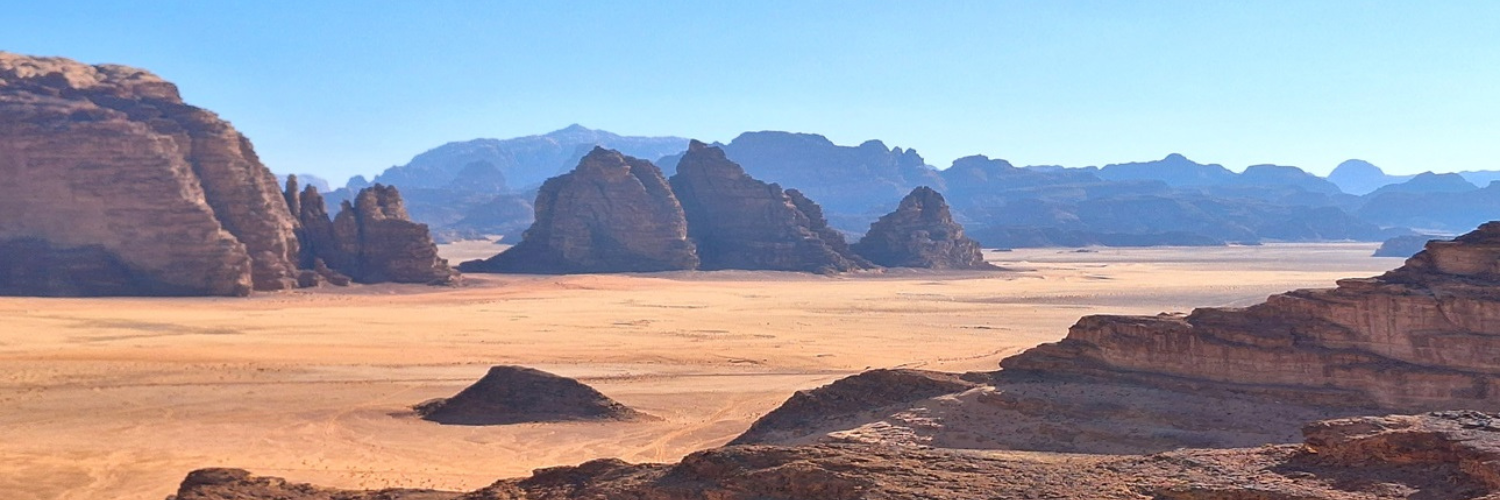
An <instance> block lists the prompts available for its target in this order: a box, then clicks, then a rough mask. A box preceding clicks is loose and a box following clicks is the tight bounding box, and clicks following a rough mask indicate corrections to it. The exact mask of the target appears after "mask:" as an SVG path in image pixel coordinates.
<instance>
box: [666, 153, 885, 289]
mask: <svg viewBox="0 0 1500 500" xmlns="http://www.w3.org/2000/svg"><path fill="white" fill-rule="evenodd" d="M672 190H673V191H674V192H675V193H677V198H678V199H679V200H681V201H682V208H683V211H684V212H685V213H686V214H687V227H688V237H690V238H691V239H692V240H693V242H694V243H695V244H696V245H697V247H698V257H699V258H700V259H702V265H701V266H700V267H701V268H702V269H704V270H719V269H747V270H772V271H807V272H823V273H828V272H844V271H850V270H855V269H860V268H862V267H865V266H863V265H862V263H861V262H862V261H861V259H859V258H857V257H855V256H854V255H853V254H852V253H850V252H849V251H848V245H847V244H846V243H845V242H844V238H843V236H842V235H839V234H838V232H837V231H833V230H832V229H829V228H828V224H827V222H826V221H823V220H822V218H823V217H822V210H821V209H817V205H816V204H814V203H812V201H811V200H808V199H807V198H806V197H803V196H801V195H800V193H799V194H798V195H797V196H796V197H797V200H796V201H794V200H793V198H792V197H791V196H789V195H787V193H786V192H784V191H782V189H781V186H778V185H776V184H766V183H764V182H761V181H758V180H755V179H754V178H751V177H750V176H749V175H747V174H745V170H744V169H743V168H740V166H739V165H738V164H736V163H734V162H732V161H729V159H728V158H726V157H725V156H724V151H723V150H720V149H719V148H716V147H712V146H708V145H706V144H704V143H702V142H698V141H692V142H691V143H689V145H688V151H687V153H686V154H684V155H683V157H682V160H681V162H679V163H678V164H677V175H673V176H672ZM799 202H800V204H801V205H802V207H800V208H799ZM804 208H805V209H806V210H808V211H812V212H813V215H814V216H815V217H816V219H817V221H816V222H815V221H814V219H813V217H809V214H808V213H807V212H804Z"/></svg>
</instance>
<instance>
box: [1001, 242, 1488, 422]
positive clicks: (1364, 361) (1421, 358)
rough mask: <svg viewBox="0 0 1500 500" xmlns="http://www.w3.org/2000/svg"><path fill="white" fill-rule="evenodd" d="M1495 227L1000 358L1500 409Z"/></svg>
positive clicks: (1157, 379)
mask: <svg viewBox="0 0 1500 500" xmlns="http://www.w3.org/2000/svg"><path fill="white" fill-rule="evenodd" d="M1497 355H1500V223H1496V222H1491V223H1487V224H1485V225H1483V226H1481V227H1480V228H1479V229H1477V230H1475V231H1474V232H1471V233H1469V234H1466V235H1463V236H1460V237H1459V238H1457V239H1455V240H1453V241H1433V242H1430V243H1428V244H1427V248H1426V250H1423V251H1422V252H1420V253H1418V254H1417V255H1416V256H1414V257H1412V258H1411V259H1409V260H1407V262H1406V265H1404V266H1402V267H1401V268H1399V269H1396V270H1394V271H1391V272H1389V273H1386V274H1385V275H1382V276H1380V277H1376V278H1368V279H1347V280H1341V281H1339V283H1338V287H1337V288H1333V289H1324V290H1298V291H1294V292H1289V293H1284V294H1280V295H1274V296H1271V297H1270V298H1269V299H1267V300H1266V302H1265V303H1263V304H1259V305H1255V306H1251V307H1247V308H1201V309H1197V310H1195V311H1193V312H1192V313H1190V314H1187V315H1159V316H1144V317H1134V316H1090V317H1085V318H1083V319H1082V320H1080V321H1079V322H1078V324H1077V325H1074V326H1073V328H1072V329H1071V330H1070V331H1069V332H1068V336H1067V338H1065V339H1063V340H1062V341H1061V342H1058V343H1054V344H1044V345H1042V346H1038V347H1036V348H1034V349H1032V350H1030V351H1027V352H1025V353H1023V354H1021V355H1017V356H1015V357H1012V358H1008V359H1006V360H1005V361H1003V362H1002V363H1001V366H1003V367H1004V368H1005V371H1007V372H1012V371H1014V372H1025V371H1030V372H1045V373H1049V374H1078V375H1088V376H1098V377H1107V378H1110V379H1115V380H1122V379H1129V380H1140V381H1143V382H1147V383H1151V384H1160V385H1164V386H1167V385H1174V384H1184V383H1187V384H1193V385H1218V386H1227V387H1236V388H1238V389H1241V390H1245V391H1257V392H1267V393H1274V394H1276V395H1277V396H1278V397H1280V398H1283V399H1294V400H1301V401H1309V402H1316V403H1318V404H1333V405H1348V406H1359V405H1364V406H1375V407H1380V408H1391V409H1400V410H1431V409H1452V408H1473V409H1485V410H1493V409H1500V396H1497V395H1500V364H1497V363H1495V360H1496V359H1497V358H1496V356H1497Z"/></svg>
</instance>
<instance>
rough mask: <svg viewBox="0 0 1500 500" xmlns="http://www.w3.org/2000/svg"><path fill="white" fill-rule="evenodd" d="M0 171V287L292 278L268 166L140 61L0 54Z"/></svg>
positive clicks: (200, 288) (55, 291)
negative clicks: (85, 61)
mask: <svg viewBox="0 0 1500 500" xmlns="http://www.w3.org/2000/svg"><path fill="white" fill-rule="evenodd" d="M0 177H3V178H4V179H5V182H3V183H0V253H16V254H24V256H25V259H15V260H12V259H4V260H0V262H4V263H3V264H0V293H8V294H28V295H101V294H107V295H119V294H132V295H133V294H165V295H245V294H248V293H249V292H250V291H251V290H252V289H258V290H277V289H285V288H290V287H293V286H295V285H296V274H297V272H296V270H297V269H296V262H295V261H296V259H297V253H298V247H297V241H296V238H295V236H294V234H293V231H294V223H293V220H292V217H291V215H290V212H289V211H288V210H287V206H286V203H285V202H284V201H283V199H282V197H281V195H280V192H279V188H278V185H277V182H276V178H275V176H274V175H273V174H272V173H271V171H270V170H268V169H266V167H265V166H263V165H261V163H260V160H259V159H258V158H257V157H256V155H255V151H254V150H253V148H252V147H251V145H250V141H249V140H247V139H245V137H244V136H242V135H240V133H239V132H237V131H235V130H234V128H233V127H231V126H230V125H229V124H228V123H227V122H225V121H223V120H221V119H220V118H219V117H218V116H216V115H214V114H213V113H211V112H209V111H206V110H203V109H200V108H197V107H194V106H190V105H187V104H185V103H183V101H182V98H181V96H180V95H179V94H178V91H177V87H176V86H175V85H173V84H171V83H169V82H167V81H164V80H162V79H161V78H158V77H157V76H155V75H153V74H151V73H148V72H146V71H143V70H139V69H134V68H129V67H125V66H117V65H97V66H95V65H87V64H82V63H78V62H75V61H71V60H67V59H61V58H36V57H26V56H20V55H15V54H9V53H0ZM39 264H40V265H44V266H45V267H31V266H33V265H39Z"/></svg>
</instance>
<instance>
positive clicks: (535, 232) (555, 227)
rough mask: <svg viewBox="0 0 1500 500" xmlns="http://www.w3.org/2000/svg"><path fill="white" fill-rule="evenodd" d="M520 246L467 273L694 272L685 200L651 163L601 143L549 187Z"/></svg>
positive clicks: (695, 259)
mask: <svg viewBox="0 0 1500 500" xmlns="http://www.w3.org/2000/svg"><path fill="white" fill-rule="evenodd" d="M535 207H536V222H534V223H532V225H531V228H530V229H527V230H526V232H525V234H524V235H523V236H522V240H521V242H520V243H518V244H516V246H514V247H511V248H510V249H508V250H506V251H505V252H503V253H501V254H500V255H496V256H494V257H491V258H489V259H486V260H483V261H471V262H465V263H463V264H462V265H460V266H459V270H461V271H464V272H504V273H541V274H563V273H609V272H653V271H676V270H686V269H694V268H697V267H698V256H697V254H696V253H695V252H694V248H693V244H692V243H691V242H689V241H688V239H687V235H688V233H687V231H688V230H687V220H686V219H685V218H684V217H683V213H682V205H680V204H679V203H678V201H677V197H676V196H673V194H672V189H671V188H670V187H669V186H668V185H667V181H666V179H665V178H663V177H662V175H661V170H660V169H658V168H656V166H655V165H652V164H651V162H648V161H645V160H641V159H637V158H631V157H629V156H624V155H621V154H620V153H618V152H615V151H610V150H607V149H603V148H598V147H596V148H594V149H593V151H591V152H590V153H589V154H588V155H587V156H584V157H583V159H582V160H581V161H579V163H578V167H577V168H575V169H573V171H572V172H570V173H567V174H563V175H561V176H558V177H554V178H552V179H548V180H547V182H545V183H543V184H542V188H541V190H540V191H538V192H537V197H536V203H535Z"/></svg>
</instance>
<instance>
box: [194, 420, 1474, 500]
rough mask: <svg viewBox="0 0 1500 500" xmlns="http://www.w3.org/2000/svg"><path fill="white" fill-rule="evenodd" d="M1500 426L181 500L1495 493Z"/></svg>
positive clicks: (1445, 424)
mask: <svg viewBox="0 0 1500 500" xmlns="http://www.w3.org/2000/svg"><path fill="white" fill-rule="evenodd" d="M1497 420H1500V416H1496V415H1490V414H1481V413H1467V412H1452V413H1438V414H1427V415H1416V416H1391V417H1374V418H1363V419H1349V420H1337V421H1327V422H1319V423H1315V424H1313V425H1310V426H1308V427H1307V429H1306V431H1305V432H1306V434H1307V439H1306V442H1305V443H1304V444H1301V445H1281V446H1262V447H1257V448H1244V449H1233V450H1201V449H1183V450H1175V451H1171V452H1166V453H1160V454H1155V455H1149V456H1141V455H1114V456H1109V455H1099V456H1070V457H1065V458H1057V457H1038V456H1034V455H1024V454H1010V455H1007V456H1000V457H992V456H987V455H985V454H980V453H970V452H962V451H952V450H941V449H918V448H901V447H885V446H851V445H821V446H805V447H777V446H730V447H725V448H715V449H711V450H705V451H700V452H697V453H693V454H691V455H688V456H687V457H685V458H683V459H682V461H681V462H679V463H677V464H641V465H632V464H628V463H625V462H622V461H619V460H613V459H603V460H595V461H592V462H587V463H584V464H581V465H578V466H576V467H554V468H548V469H540V470H537V471H535V472H534V473H533V474H532V476H531V477H529V478H525V479H508V480H503V481H499V482H497V483H495V484H493V485H491V486H489V487H486V488H483V489H480V490H477V491H473V492H470V493H466V494H461V495H460V494H452V493H449V494H443V493H440V492H416V491H410V490H404V491H403V490H385V491H382V492H360V491H341V490H329V489H323V488H317V487H313V486H308V485H304V484H295V483H287V482H285V481H283V480H280V479H276V478H266V477H256V476H252V475H250V474H249V473H248V472H246V471H243V470H237V469H205V470H200V471H194V472H193V473H191V474H189V475H188V478H187V479H186V480H184V481H183V483H182V486H181V487H180V488H179V489H178V492H177V497H176V500H242V499H245V500H248V499H260V498H277V499H281V500H330V499H350V500H358V499H374V498H381V499H390V500H417V499H423V500H426V499H448V498H455V499H461V500H574V499H597V498H622V499H635V500H690V499H693V500H708V499H713V500H765V499H798V500H855V499H886V500H896V499H912V500H916V499H923V500H968V499H975V500H978V499H992V498H1087V499H1120V500H1125V499H1130V500H1137V499H1141V498H1156V499H1169V500H1291V499H1297V500H1354V499H1397V498H1400V499H1410V498H1428V499H1443V500H1449V499H1452V500H1457V499H1470V498H1472V499H1479V498H1494V497H1493V496H1490V495H1495V494H1496V493H1500V466H1497V464H1500V429H1497V428H1496V427H1495V426H1494V425H1493V422H1495V421H1497ZM381 495H383V496H381ZM423 495H425V496H423ZM444 495H446V496H444Z"/></svg>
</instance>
